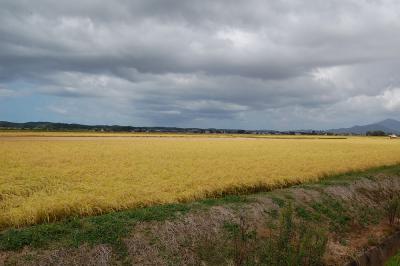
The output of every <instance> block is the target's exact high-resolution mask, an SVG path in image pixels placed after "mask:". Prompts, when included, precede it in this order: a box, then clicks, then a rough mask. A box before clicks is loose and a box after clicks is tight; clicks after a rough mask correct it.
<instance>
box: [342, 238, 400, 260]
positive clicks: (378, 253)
mask: <svg viewBox="0 0 400 266" xmlns="http://www.w3.org/2000/svg"><path fill="white" fill-rule="evenodd" d="M399 250H400V231H398V232H397V233H395V234H393V235H392V236H390V237H388V238H386V239H385V240H384V241H383V242H381V243H380V244H379V245H378V246H376V247H373V248H371V249H369V250H367V251H366V252H364V253H363V254H361V255H359V256H358V257H357V258H355V259H353V260H352V261H351V262H349V263H347V264H345V266H383V265H384V264H385V262H386V261H387V260H388V259H389V258H391V257H393V256H394V255H396V254H397V252H399Z"/></svg>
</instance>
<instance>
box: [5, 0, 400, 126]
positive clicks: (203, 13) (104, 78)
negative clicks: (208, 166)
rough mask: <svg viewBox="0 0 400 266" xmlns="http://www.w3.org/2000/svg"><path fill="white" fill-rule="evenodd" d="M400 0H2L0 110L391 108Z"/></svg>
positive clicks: (347, 112) (116, 117)
mask: <svg viewBox="0 0 400 266" xmlns="http://www.w3.org/2000/svg"><path fill="white" fill-rule="evenodd" d="M399 72H400V1H398V0H393V1H389V0H388V1H379V0H368V1H367V0H346V1H344V0H340V1H339V0H337V1H333V0H321V1H317V0H316V1H290V0H285V1H283V0H282V1H275V0H270V1H264V0H259V1H258V0H246V1H216V0H209V1H207V0H202V1H187V0H181V1H178V0H159V1H156V0H143V1H130V0H126V1H123V0H121V1H115V0H114V1H108V0H104V1H100V0H97V1H95V0H68V1H54V0H35V1H31V0H26V1H22V0H0V120H8V121H16V122H25V121H53V122H56V121H57V122H77V123H86V124H122V125H134V126H155V125H160V126H181V127H218V128H247V129H255V128H258V129H261V128H265V129H289V128H297V129H300V128H302V129H303V128H316V129H324V128H334V127H342V126H351V125H353V124H365V123H370V122H376V121H378V120H380V119H385V118H395V119H400V75H399V74H400V73H399Z"/></svg>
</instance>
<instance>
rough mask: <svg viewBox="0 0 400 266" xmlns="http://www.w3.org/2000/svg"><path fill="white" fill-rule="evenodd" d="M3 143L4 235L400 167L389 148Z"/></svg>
mask: <svg viewBox="0 0 400 266" xmlns="http://www.w3.org/2000/svg"><path fill="white" fill-rule="evenodd" d="M2 134H3V135H2V137H0V229H1V228H8V227H12V226H15V227H19V226H24V225H30V224H36V223H42V222H48V221H54V220H59V219H62V218H64V217H70V216H76V215H78V216H85V215H95V214H101V213H105V212H111V211H116V210H122V209H128V208H135V207H141V206H148V205H154V204H163V203H172V202H178V201H190V200H194V199H199V198H202V197H206V196H217V195H221V194H224V193H227V192H228V193H242V192H246V191H252V190H257V189H258V188H262V189H268V188H274V187H279V186H284V185H288V184H295V183H299V182H305V181H310V180H315V179H318V178H321V177H323V176H325V175H328V174H338V173H343V172H348V171H353V170H364V169H367V168H371V167H376V166H382V165H392V164H398V163H400V141H397V140H389V139H386V138H367V137H351V138H347V139H329V138H327V139H316V138H308V139H307V138H306V139H296V138H293V139H279V138H261V137H259V138H240V137H235V136H229V137H227V136H224V135H220V136H219V137H218V138H212V137H210V136H208V137H195V136H191V137H187V136H182V135H175V136H173V135H172V136H170V137H168V138H160V137H154V136H153V137H144V136H140V135H139V136H136V137H130V138H127V137H124V136H119V135H117V136H114V137H112V138H109V137H107V138H106V137H99V136H100V135H99V136H97V135H96V136H91V137H90V135H88V136H85V137H78V135H75V137H71V134H72V133H65V134H68V135H63V134H61V135H60V134H50V133H48V134H50V136H49V135H47V136H46V135H41V136H37V135H34V136H32V135H29V134H27V135H24V134H22V135H21V134H17V135H16V133H9V132H6V133H2ZM5 135H6V136H5ZM72 135H74V134H72ZM56 136H58V137H56ZM79 136H80V135H79Z"/></svg>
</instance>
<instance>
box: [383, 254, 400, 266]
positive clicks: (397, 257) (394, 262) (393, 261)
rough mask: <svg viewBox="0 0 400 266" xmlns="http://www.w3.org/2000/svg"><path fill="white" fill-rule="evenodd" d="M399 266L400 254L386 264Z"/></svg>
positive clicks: (386, 265)
mask: <svg viewBox="0 0 400 266" xmlns="http://www.w3.org/2000/svg"><path fill="white" fill-rule="evenodd" d="M399 265H400V253H398V254H397V255H396V256H394V257H392V258H391V259H390V260H389V261H388V262H386V264H385V266H399Z"/></svg>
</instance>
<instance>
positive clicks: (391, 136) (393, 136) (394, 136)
mask: <svg viewBox="0 0 400 266" xmlns="http://www.w3.org/2000/svg"><path fill="white" fill-rule="evenodd" d="M389 138H391V139H397V135H395V134H391V135H389Z"/></svg>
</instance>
